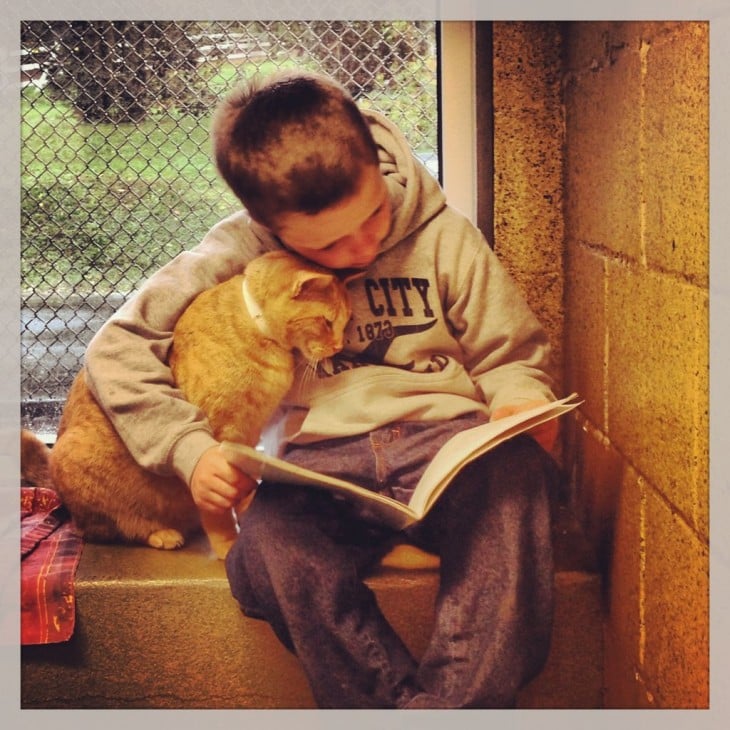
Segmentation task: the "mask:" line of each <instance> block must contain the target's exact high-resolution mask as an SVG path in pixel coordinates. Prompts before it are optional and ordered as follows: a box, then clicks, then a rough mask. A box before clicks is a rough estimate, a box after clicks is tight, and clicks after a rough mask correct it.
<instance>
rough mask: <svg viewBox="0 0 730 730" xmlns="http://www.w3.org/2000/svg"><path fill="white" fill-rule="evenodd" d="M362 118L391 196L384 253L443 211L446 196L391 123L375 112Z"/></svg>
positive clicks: (367, 112)
mask: <svg viewBox="0 0 730 730" xmlns="http://www.w3.org/2000/svg"><path fill="white" fill-rule="evenodd" d="M363 115H364V116H365V118H366V119H367V121H368V123H369V125H370V131H371V133H372V135H373V138H374V139H375V144H376V145H377V146H378V159H379V161H380V171H381V172H382V174H383V176H384V178H385V182H386V185H387V186H388V191H389V193H390V201H391V206H392V211H393V223H392V225H391V229H390V232H389V233H388V235H387V236H386V238H385V240H384V241H383V244H382V251H387V250H388V249H389V248H392V247H393V246H394V245H395V244H396V243H398V242H399V241H401V240H403V239H404V238H406V237H407V236H409V235H410V234H411V233H413V232H414V231H415V230H416V229H418V228H420V227H421V226H422V225H423V224H424V223H426V222H427V221H429V220H431V218H433V217H434V216H435V215H436V214H437V213H439V212H440V211H441V210H443V208H444V207H445V206H446V197H445V195H444V192H443V190H442V189H441V186H440V185H439V183H438V181H437V180H436V179H435V178H434V177H433V175H431V173H429V171H428V170H427V169H426V167H425V165H423V164H422V163H421V162H420V161H419V160H418V159H417V158H416V156H415V155H414V154H413V150H412V149H411V147H410V145H409V144H408V142H407V141H406V138H405V137H404V136H403V134H402V133H401V131H400V130H399V129H398V128H397V127H396V126H395V125H394V124H393V123H392V122H390V121H389V120H388V119H386V118H385V117H384V116H383V115H382V114H379V113H378V112H374V111H369V110H368V111H363Z"/></svg>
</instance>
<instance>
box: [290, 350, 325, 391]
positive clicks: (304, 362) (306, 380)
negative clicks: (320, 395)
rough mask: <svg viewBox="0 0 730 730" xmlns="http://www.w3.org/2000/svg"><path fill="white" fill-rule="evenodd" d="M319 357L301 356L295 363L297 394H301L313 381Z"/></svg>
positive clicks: (319, 361) (319, 360) (320, 360)
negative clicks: (296, 363)
mask: <svg viewBox="0 0 730 730" xmlns="http://www.w3.org/2000/svg"><path fill="white" fill-rule="evenodd" d="M321 362H322V359H321V358H306V357H303V358H302V359H301V360H300V362H299V364H298V365H297V368H296V370H297V375H298V377H297V391H298V393H297V394H298V395H302V394H303V393H304V392H305V391H306V390H307V388H308V387H309V386H310V385H312V384H313V383H314V382H315V379H316V377H317V369H318V368H319V365H320V363H321Z"/></svg>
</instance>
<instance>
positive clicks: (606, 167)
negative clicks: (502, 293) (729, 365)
mask: <svg viewBox="0 0 730 730" xmlns="http://www.w3.org/2000/svg"><path fill="white" fill-rule="evenodd" d="M708 30H709V29H708V25H707V24H706V23H701V22H696V23H695V22H692V23H690V22H684V23H680V22H662V23H659V22H606V23H593V22H589V23H581V22H577V23H569V24H566V26H565V27H564V28H563V49H564V57H563V63H564V78H563V85H564V109H565V158H564V169H565V178H564V179H565V193H564V194H565V200H564V215H565V219H564V225H565V335H566V344H565V351H566V353H567V354H566V356H565V384H566V389H567V390H577V391H579V392H580V393H581V394H582V395H583V397H584V398H585V399H586V403H585V406H584V407H583V408H582V411H581V419H580V421H579V422H578V424H577V427H576V428H575V430H574V432H573V433H572V434H571V435H570V445H569V451H570V454H571V455H570V457H569V461H571V462H572V463H573V464H574V481H575V490H576V495H575V496H576V504H577V505H578V507H579V509H580V510H582V512H583V515H584V518H585V522H586V524H587V525H588V526H589V529H590V531H591V534H592V537H593V539H594V541H595V543H596V544H597V545H598V546H599V548H600V549H601V552H602V556H603V560H604V564H605V570H606V575H607V578H608V590H607V606H606V611H607V618H606V628H605V631H606V637H605V647H606V678H605V685H606V697H605V702H606V706H607V707H658V708H703V707H707V706H708V703H709V686H708V685H709V677H708V673H709V660H708V649H709V644H708V633H709V632H708V557H709V556H708V543H709V534H708V361H709V352H708V339H709V334H708V258H709V255H708V249H709V246H708V144H709V141H708Z"/></svg>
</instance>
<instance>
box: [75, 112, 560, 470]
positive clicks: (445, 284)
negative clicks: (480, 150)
mask: <svg viewBox="0 0 730 730" xmlns="http://www.w3.org/2000/svg"><path fill="white" fill-rule="evenodd" d="M365 115H366V117H367V118H368V121H369V122H370V125H371V129H372V132H373V135H374V137H375V141H376V143H377V144H378V146H379V150H380V166H381V172H382V174H383V175H384V177H385V180H386V183H387V186H388V191H389V195H390V201H391V206H392V210H393V223H392V227H391V231H390V233H389V234H388V236H387V238H386V239H385V240H384V241H383V243H382V246H381V252H380V254H379V255H378V257H377V258H376V260H375V261H374V262H373V263H372V264H371V265H370V267H369V268H368V269H367V271H365V272H364V274H363V275H362V276H360V277H358V278H356V279H354V280H352V281H351V282H350V283H349V284H348V292H349V295H350V298H351V301H352V307H353V315H352V319H351V320H350V322H349V324H348V327H347V330H346V337H345V339H346V345H345V348H344V350H343V351H342V352H341V353H339V354H337V355H336V356H335V357H333V358H331V359H328V360H325V361H323V362H322V363H321V364H320V365H319V367H318V368H317V372H316V377H314V378H312V377H307V378H304V379H303V380H302V381H297V382H295V384H294V386H293V387H292V389H291V391H290V393H289V395H288V396H287V397H286V398H285V401H284V403H283V404H282V407H281V408H280V410H279V412H278V414H277V416H276V417H275V418H274V419H273V421H272V423H271V424H270V427H269V428H268V429H267V433H266V435H265V438H264V442H265V444H267V450H269V451H278V452H280V451H281V449H282V447H283V446H284V445H285V444H286V443H309V442H314V441H318V440H321V439H325V438H333V437H337V436H350V435H354V434H358V433H364V432H367V431H370V430H372V429H373V428H375V427H378V426H381V425H383V424H385V423H389V422H393V421H409V420H411V421H412V420H437V419H451V418H454V417H456V416H458V415H462V414H465V413H470V412H474V411H481V412H484V413H485V414H487V415H488V414H489V412H490V411H492V410H494V409H495V408H498V407H499V406H501V405H506V404H512V403H519V402H524V401H527V400H546V399H547V400H553V399H554V396H553V394H552V392H551V388H550V378H549V376H548V374H547V367H548V356H549V347H548V343H547V338H546V336H545V333H544V332H543V330H542V328H541V327H540V325H539V324H538V322H537V321H536V319H535V317H534V316H533V314H532V313H531V312H530V310H529V309H528V307H527V305H526V303H525V302H524V300H523V298H522V296H521V295H520V293H519V291H518V290H517V288H516V286H515V284H514V283H513V281H512V280H511V279H510V277H509V276H508V275H507V274H506V272H505V271H504V269H503V267H502V265H501V264H500V262H499V261H498V259H497V257H496V255H495V254H494V252H493V251H492V250H491V249H490V247H489V246H488V245H487V243H486V241H485V239H484V237H483V235H482V234H481V233H480V232H479V231H478V230H477V229H476V228H475V227H474V226H473V225H472V224H471V223H470V222H469V221H468V220H467V219H466V218H465V217H464V216H463V215H461V214H460V213H459V212H457V211H456V210H454V209H453V208H450V207H449V206H448V205H447V204H446V200H445V197H444V194H443V192H442V190H441V188H440V187H439V185H438V183H437V182H436V181H435V180H434V179H433V177H432V176H431V175H430V174H429V173H428V171H427V170H426V169H425V168H424V167H423V166H422V165H421V164H420V163H419V162H418V161H417V160H416V158H415V157H414V156H413V154H412V152H411V150H410V148H409V146H408V144H407V142H406V140H405V138H404V137H403V136H402V135H401V133H400V132H399V131H398V130H397V129H396V128H395V127H394V126H393V125H392V124H391V123H390V122H389V121H387V120H386V119H385V118H383V117H382V116H380V115H378V114H376V113H373V112H365ZM280 246H281V244H280V242H279V241H278V240H277V239H276V238H275V237H274V236H272V235H271V234H270V233H269V232H268V231H267V230H266V229H264V228H262V227H261V226H259V225H258V224H256V223H255V222H254V221H252V220H251V219H250V218H249V217H248V215H247V214H246V213H245V212H244V211H241V212H239V213H236V214H234V215H232V216H230V217H228V218H226V219H225V220H223V221H221V222H220V223H218V224H217V225H216V226H214V227H213V228H212V229H211V230H210V231H209V233H208V234H207V235H206V236H205V238H204V239H203V241H202V242H201V243H200V245H198V246H197V247H196V248H194V249H192V250H191V251H186V252H183V253H182V254H180V255H179V256H177V257H176V258H175V259H174V260H173V261H171V262H170V263H169V264H167V265H166V266H164V267H163V268H162V269H160V270H159V271H158V272H157V273H156V274H155V275H153V276H152V277H151V278H150V279H149V280H148V281H147V282H146V283H145V284H144V286H143V287H142V288H141V289H140V290H139V292H138V293H137V294H136V295H135V296H134V297H133V298H132V299H130V300H129V301H128V302H127V303H126V304H125V305H124V306H123V307H122V308H121V309H120V310H119V311H118V312H117V313H116V314H115V315H114V316H113V317H112V318H111V319H110V320H109V321H108V322H107V323H106V324H105V325H104V327H102V329H101V330H100V331H99V332H98V334H97V335H96V336H95V337H94V339H93V340H92V342H91V344H90V345H89V348H88V350H87V353H86V368H87V372H88V379H89V384H90V386H91V388H92V391H93V392H94V394H95V396H96V397H97V399H98V400H99V402H100V403H101V405H102V407H103V409H104V410H105V412H106V413H107V415H108V416H109V418H110V419H111V421H112V423H113V424H114V426H115V428H116V429H117V431H118V432H119V434H120V436H121V437H122V439H123V440H124V442H125V443H126V445H127V447H128V448H129V450H130V452H131V453H132V454H133V456H134V457H135V458H136V459H137V461H138V462H139V463H140V464H141V465H142V466H144V467H147V468H149V469H152V470H153V471H156V472H158V473H163V474H169V473H176V474H177V475H178V476H180V477H181V478H182V479H184V480H185V482H186V483H189V482H190V477H191V474H192V471H193V469H194V467H195V464H196V463H197V461H198V459H199V458H200V456H201V454H202V453H203V451H205V450H206V449H207V448H209V447H210V446H212V445H215V443H216V441H215V439H214V438H213V435H212V433H211V431H210V428H209V426H208V424H207V422H206V420H205V417H204V416H203V414H202V413H201V412H200V411H199V410H198V409H197V408H196V407H195V406H193V405H191V404H190V403H188V402H186V401H185V399H184V398H183V397H182V395H181V393H180V392H179V391H178V390H177V389H176V388H175V385H174V383H173V381H172V378H171V374H170V371H169V368H168V367H167V366H166V364H165V360H166V357H167V354H168V350H169V348H170V345H171V343H172V330H173V328H174V326H175V322H176V321H177V318H178V317H179V315H180V314H181V312H182V311H183V310H184V308H185V307H186V306H187V305H188V303H189V302H190V301H192V299H193V298H194V297H195V296H196V295H197V294H198V293H200V292H201V291H203V290H204V289H207V288H209V287H211V286H214V285H215V284H217V283H218V282H221V281H224V280H226V279H228V278H230V277H231V276H233V275H235V274H237V273H239V272H240V271H241V270H242V269H243V268H244V267H245V265H246V263H247V262H248V261H250V260H251V259H252V258H254V257H255V256H258V255H259V254H261V253H263V252H265V251H269V250H273V249H277V248H279V247H280ZM211 366H212V367H214V364H212V365H211ZM302 370H303V369H302V368H298V369H297V371H298V372H302Z"/></svg>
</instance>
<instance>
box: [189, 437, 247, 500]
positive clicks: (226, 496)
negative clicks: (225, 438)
mask: <svg viewBox="0 0 730 730" xmlns="http://www.w3.org/2000/svg"><path fill="white" fill-rule="evenodd" d="M256 487H257V484H256V481H255V480H254V479H251V477H249V476H248V475H247V474H244V473H243V472H242V471H240V470H239V469H236V467H235V466H232V465H231V464H230V463H229V462H228V461H226V459H225V458H224V456H223V454H221V452H220V449H219V448H218V447H217V446H212V447H211V448H209V449H207V450H206V451H204V452H203V455H202V456H201V457H200V459H198V463H197V464H196V465H195V469H193V475H192V477H191V479H190V491H191V493H192V495H193V502H195V505H196V506H197V507H198V509H201V510H205V511H207V512H223V511H224V510H227V509H232V508H233V507H234V506H235V505H237V504H238V503H239V502H240V501H241V500H242V499H244V498H245V497H247V496H248V495H250V494H251V492H253V491H254V490H255V489H256Z"/></svg>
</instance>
